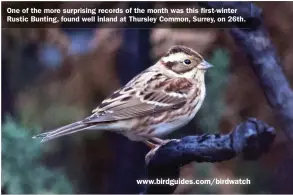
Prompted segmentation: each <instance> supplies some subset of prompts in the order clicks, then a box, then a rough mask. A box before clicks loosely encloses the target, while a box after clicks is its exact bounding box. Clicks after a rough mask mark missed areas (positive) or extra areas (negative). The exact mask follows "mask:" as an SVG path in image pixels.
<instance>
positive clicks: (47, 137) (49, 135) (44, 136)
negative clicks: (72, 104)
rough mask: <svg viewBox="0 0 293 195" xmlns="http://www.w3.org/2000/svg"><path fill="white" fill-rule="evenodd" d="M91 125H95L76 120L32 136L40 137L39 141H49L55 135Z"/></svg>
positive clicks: (83, 128) (66, 133) (80, 129)
mask: <svg viewBox="0 0 293 195" xmlns="http://www.w3.org/2000/svg"><path fill="white" fill-rule="evenodd" d="M93 126H95V125H90V124H85V123H83V122H82V121H78V122H75V123H72V124H69V125H66V126H63V127H60V128H58V129H55V130H52V131H49V132H46V133H42V134H39V135H36V136H34V137H33V138H34V139H37V138H40V139H42V140H41V142H45V141H49V140H51V139H55V138H57V137H61V136H64V135H68V134H72V133H75V132H78V131H82V130H85V129H88V128H90V127H93Z"/></svg>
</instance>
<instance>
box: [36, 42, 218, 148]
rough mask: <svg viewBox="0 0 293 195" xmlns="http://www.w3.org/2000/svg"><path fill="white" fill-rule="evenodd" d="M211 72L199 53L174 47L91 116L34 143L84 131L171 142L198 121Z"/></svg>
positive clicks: (154, 142)
mask: <svg viewBox="0 0 293 195" xmlns="http://www.w3.org/2000/svg"><path fill="white" fill-rule="evenodd" d="M211 67H213V65H212V64H210V63H208V62H207V61H205V60H204V58H203V57H202V56H201V55H200V54H199V53H198V52H196V51H195V50H193V49H191V48H189V47H186V46H183V45H175V46H172V47H171V48H169V50H168V51H167V52H166V53H165V54H164V55H163V56H162V57H161V58H160V59H159V60H158V61H157V62H156V63H155V64H154V65H152V66H150V67H149V68H147V69H146V70H144V71H142V72H141V73H140V74H138V75H137V76H135V77H134V78H133V79H132V80H130V81H129V82H128V83H127V84H126V85H124V86H123V87H121V88H120V89H118V90H117V91H115V92H113V93H112V94H111V95H110V96H108V97H107V98H106V99H105V100H104V101H102V102H101V103H100V105H99V106H98V107H97V108H95V109H94V110H93V111H92V114H90V115H89V116H88V117H86V118H84V119H83V120H80V121H77V122H74V123H72V124H69V125H66V126H63V127H60V128H57V129H55V130H51V131H48V132H45V133H42V134H39V135H36V136H34V137H33V138H40V139H41V142H45V141H48V140H52V139H55V138H58V137H61V136H64V135H68V134H72V133H76V132H79V131H84V130H104V131H112V132H116V133H119V134H122V135H124V136H126V137H127V138H129V139H130V140H131V141H139V142H143V143H145V144H146V145H147V146H149V147H150V148H155V147H157V146H158V145H161V144H163V143H166V140H163V139H161V137H163V136H165V135H167V134H169V133H171V132H173V131H174V130H177V129H180V128H181V127H183V126H184V125H186V124H187V123H189V122H190V121H191V120H192V119H193V118H194V117H195V115H196V113H197V112H198V110H199V109H200V107H201V106H202V104H203V101H204V99H205V96H206V86H205V73H206V71H207V70H208V69H209V68H211Z"/></svg>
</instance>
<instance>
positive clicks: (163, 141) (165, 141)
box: [151, 137, 177, 145]
mask: <svg viewBox="0 0 293 195" xmlns="http://www.w3.org/2000/svg"><path fill="white" fill-rule="evenodd" d="M151 140H152V141H154V142H156V143H158V144H160V145H164V144H166V143H168V142H169V141H176V140H177V139H165V140H163V139H160V138H157V137H152V138H151Z"/></svg>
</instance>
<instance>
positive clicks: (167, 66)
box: [163, 62, 178, 69]
mask: <svg viewBox="0 0 293 195" xmlns="http://www.w3.org/2000/svg"><path fill="white" fill-rule="evenodd" d="M163 64H164V66H166V68H168V69H172V67H173V66H175V65H176V64H178V62H164V63H163Z"/></svg>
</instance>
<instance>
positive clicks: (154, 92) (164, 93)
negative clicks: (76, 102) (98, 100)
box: [83, 78, 191, 124]
mask: <svg viewBox="0 0 293 195" xmlns="http://www.w3.org/2000/svg"><path fill="white" fill-rule="evenodd" d="M157 81H158V79H156V80H155V79H152V82H156V83H150V82H147V80H146V81H145V82H146V83H147V86H143V87H136V86H135V85H134V86H132V89H131V90H130V89H129V86H128V87H127V91H124V89H123V88H122V89H121V90H119V91H116V92H115V93H114V94H113V95H112V96H110V97H109V98H107V99H106V100H104V101H103V102H102V104H101V105H100V106H99V107H98V108H97V109H95V113H94V114H93V115H91V116H90V117H88V118H86V119H85V120H83V123H85V124H90V123H102V122H112V121H117V120H125V119H130V118H134V117H140V116H146V115H151V114H155V113H159V112H164V111H168V110H172V109H178V108H180V107H182V106H183V105H184V104H185V103H186V101H187V93H188V91H189V89H190V88H191V82H190V81H189V80H188V79H182V78H171V79H170V78H165V79H164V80H163V81H162V82H160V83H159V84H158V82H157ZM132 82H133V81H132ZM152 84H153V85H156V86H158V87H149V85H152ZM182 91H185V93H183V92H182ZM117 94H119V95H117ZM129 94H133V95H131V96H130V95H129ZM113 96H114V98H113ZM123 100H124V101H123ZM105 102H106V103H105Z"/></svg>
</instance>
